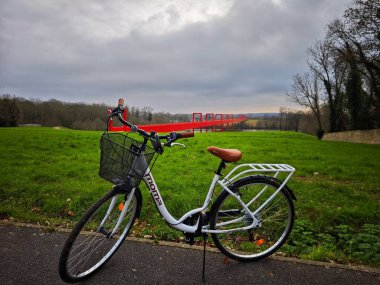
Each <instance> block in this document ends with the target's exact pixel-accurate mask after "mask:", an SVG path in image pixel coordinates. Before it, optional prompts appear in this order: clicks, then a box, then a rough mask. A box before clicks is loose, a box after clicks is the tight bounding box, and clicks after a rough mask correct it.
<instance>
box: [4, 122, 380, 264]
mask: <svg viewBox="0 0 380 285" xmlns="http://www.w3.org/2000/svg"><path fill="white" fill-rule="evenodd" d="M99 138H100V132H86V131H73V130H66V129H51V128H1V129H0V200H1V203H0V216H1V218H2V219H12V220H19V221H25V222H33V223H37V222H38V223H41V224H45V225H50V226H52V227H70V226H72V223H73V222H75V221H76V220H78V219H79V217H80V215H81V213H83V211H84V210H85V209H86V208H87V207H88V206H89V205H90V204H91V203H92V202H94V201H95V200H96V199H97V198H98V197H100V196H101V195H103V194H104V193H105V192H106V191H107V190H109V189H110V188H111V186H112V185H111V184H110V183H108V182H106V181H104V180H102V179H101V178H99V177H98V176H97V172H98V165H99V156H100V150H99ZM182 142H184V143H185V144H186V148H185V149H181V148H171V149H166V150H165V153H164V155H163V156H161V157H159V158H158V160H157V162H156V164H155V165H154V168H153V172H154V174H155V179H156V181H157V182H158V184H159V186H160V191H161V192H162V195H163V197H164V199H165V203H166V205H167V207H168V209H169V210H170V211H171V212H172V213H173V215H174V216H175V217H177V218H179V217H180V216H182V214H183V213H185V212H187V211H189V210H190V209H192V208H195V207H198V206H200V205H201V204H202V203H203V199H204V197H205V195H206V193H207V190H208V187H209V184H210V182H211V179H212V176H213V172H214V171H215V170H216V167H217V165H218V159H217V158H215V157H213V156H212V155H210V154H209V153H208V152H207V150H206V148H207V146H209V145H215V146H219V147H224V148H239V149H241V150H242V152H243V159H242V161H241V162H242V163H245V162H258V163H287V164H290V165H292V166H294V167H295V168H296V169H297V171H296V173H295V175H294V178H292V180H291V181H290V182H289V185H290V187H291V188H292V189H293V190H294V193H295V194H296V196H297V198H298V201H297V202H296V204H295V206H296V214H297V220H296V224H295V227H294V229H293V232H292V235H291V237H290V239H289V241H288V243H287V244H286V245H285V246H283V248H282V249H281V252H282V253H283V254H286V255H292V256H298V257H301V258H306V259H314V260H325V261H326V260H327V261H328V260H333V261H335V262H342V263H356V264H366V265H371V266H376V267H379V266H380V222H379V214H380V186H379V183H378V182H379V177H380V175H379V169H380V145H364V144H352V143H341V142H326V141H319V140H317V139H316V138H314V137H312V136H309V135H305V134H300V133H292V132H266V131H262V132H231V133H227V132H226V133H202V134H196V137H195V138H191V139H184V140H182ZM231 167H232V165H231V166H229V167H228V169H231ZM141 188H142V192H143V196H144V201H143V211H142V216H141V218H140V220H139V221H138V223H137V225H136V226H135V227H134V228H133V232H132V234H133V235H134V236H137V237H144V236H148V237H151V238H153V239H166V240H181V237H182V234H181V233H179V232H177V231H174V230H172V229H170V228H169V227H168V226H167V225H166V224H165V223H164V222H163V221H162V219H161V217H160V216H159V215H158V213H157V211H156V209H155V206H154V204H153V202H152V200H151V198H150V196H149V193H148V192H147V190H146V189H145V186H142V185H141Z"/></svg>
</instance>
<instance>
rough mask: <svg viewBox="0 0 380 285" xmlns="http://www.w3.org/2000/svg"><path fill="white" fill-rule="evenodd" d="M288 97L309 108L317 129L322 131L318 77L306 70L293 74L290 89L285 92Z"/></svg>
mask: <svg viewBox="0 0 380 285" xmlns="http://www.w3.org/2000/svg"><path fill="white" fill-rule="evenodd" d="M287 95H288V96H289V97H290V99H291V100H292V101H293V102H295V103H297V104H299V105H301V106H303V107H306V108H308V109H310V110H311V112H312V113H313V115H314V116H315V118H316V120H317V123H318V131H319V132H323V129H322V121H321V99H320V97H321V95H320V85H319V81H318V77H317V76H316V75H315V74H314V73H309V72H306V73H304V74H303V75H299V74H297V75H295V76H294V78H293V84H292V85H291V91H290V92H288V93H287Z"/></svg>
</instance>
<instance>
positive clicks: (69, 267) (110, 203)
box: [59, 188, 142, 283]
mask: <svg viewBox="0 0 380 285" xmlns="http://www.w3.org/2000/svg"><path fill="white" fill-rule="evenodd" d="M130 195H132V194H131V193H129V194H128V193H126V191H125V190H123V189H121V188H114V189H113V190H112V191H110V192H108V193H107V194H106V195H105V196H103V197H102V198H100V199H99V200H98V201H97V202H96V203H95V204H94V205H92V206H91V207H90V208H89V209H88V210H87V212H86V213H85V214H84V215H83V216H82V218H81V219H80V220H79V222H78V223H77V224H76V225H75V227H74V228H73V230H72V232H71V234H70V236H69V237H68V239H67V241H66V243H65V245H64V246H63V249H62V253H61V256H60V260H59V274H60V276H61V278H62V280H64V281H66V282H70V283H73V282H78V281H82V280H84V279H86V278H88V277H90V276H91V275H92V274H94V273H95V272H96V271H97V270H98V269H100V268H101V267H102V266H103V265H104V264H105V263H106V262H107V261H108V260H109V259H110V258H111V257H112V255H113V254H114V253H115V252H116V251H117V249H118V248H119V247H120V245H121V244H122V242H123V241H124V239H125V238H126V236H127V235H128V232H129V230H130V229H131V227H132V225H133V223H134V221H135V218H136V216H137V215H138V214H139V213H140V209H141V200H142V198H141V192H140V190H139V189H138V188H136V189H135V191H134V193H133V196H132V197H129V196H130ZM126 201H130V202H129V204H128V206H127V205H126ZM122 213H123V214H124V215H125V216H124V218H123V219H122V220H121V221H120V222H121V223H120V224H119V225H118V222H119V217H120V216H121V215H122Z"/></svg>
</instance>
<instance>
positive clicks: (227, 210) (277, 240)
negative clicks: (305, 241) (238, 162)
mask: <svg viewBox="0 0 380 285" xmlns="http://www.w3.org/2000/svg"><path fill="white" fill-rule="evenodd" d="M279 186H280V184H279V183H277V182H276V181H274V180H272V179H270V178H268V177H263V176H252V177H248V178H243V179H241V180H239V181H237V182H236V183H234V187H233V189H232V190H233V191H234V192H235V194H237V195H238V196H239V197H240V199H241V200H242V201H243V202H244V203H245V204H249V203H250V201H252V200H253V199H254V197H256V200H254V201H253V202H251V204H250V205H249V207H248V208H249V209H250V211H251V212H254V211H255V209H257V208H258V207H259V206H260V205H262V204H263V203H264V202H265V201H266V200H267V199H268V198H269V197H270V196H271V195H272V194H273V193H274V192H275V191H276V190H277V189H278V188H279ZM260 192H261V194H260V195H259V193H260ZM255 218H256V219H257V220H258V225H257V226H256V227H254V228H252V229H249V230H238V231H234V232H229V233H218V234H215V233H213V234H211V236H212V239H213V240H214V243H215V245H216V246H217V247H218V248H219V250H220V251H221V252H222V253H223V254H225V255H226V256H228V257H230V258H232V259H235V260H238V261H257V260H259V259H262V258H264V257H267V256H269V255H271V254H273V253H274V252H275V251H276V250H277V249H278V248H280V247H281V245H282V244H283V243H284V242H285V241H286V239H287V237H288V236H289V234H290V232H291V230H292V226H293V221H294V205H293V201H292V199H291V197H290V195H289V193H288V192H287V191H286V190H285V189H284V188H283V189H281V191H280V192H279V193H278V194H277V195H276V196H275V197H274V199H273V200H272V201H271V202H269V203H268V204H267V205H266V206H265V207H264V208H263V209H262V210H261V211H260V212H259V213H257V214H256V215H255ZM252 222H253V219H252V217H251V216H249V215H248V214H246V212H245V210H244V208H243V206H242V205H241V204H240V203H239V202H238V201H237V199H236V198H234V197H233V196H232V195H230V194H229V193H228V192H226V191H224V192H222V194H221V195H220V196H219V197H218V198H217V200H216V201H215V203H214V204H213V207H212V214H211V220H210V229H212V230H230V229H238V228H243V227H247V226H249V225H251V224H252Z"/></svg>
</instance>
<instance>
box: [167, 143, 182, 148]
mask: <svg viewBox="0 0 380 285" xmlns="http://www.w3.org/2000/svg"><path fill="white" fill-rule="evenodd" d="M175 145H178V146H182V147H183V148H185V147H186V146H185V145H184V144H183V143H176V142H175V143H171V146H175Z"/></svg>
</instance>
